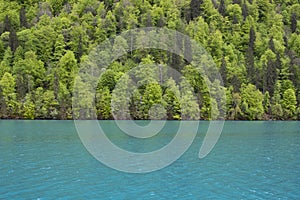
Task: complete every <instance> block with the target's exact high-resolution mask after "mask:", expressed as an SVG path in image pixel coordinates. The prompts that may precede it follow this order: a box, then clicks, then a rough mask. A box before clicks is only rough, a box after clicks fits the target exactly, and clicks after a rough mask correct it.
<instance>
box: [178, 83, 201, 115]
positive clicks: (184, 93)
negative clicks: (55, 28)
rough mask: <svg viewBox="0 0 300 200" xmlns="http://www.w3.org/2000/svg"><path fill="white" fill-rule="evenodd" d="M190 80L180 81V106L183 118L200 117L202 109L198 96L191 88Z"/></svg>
mask: <svg viewBox="0 0 300 200" xmlns="http://www.w3.org/2000/svg"><path fill="white" fill-rule="evenodd" d="M190 86H191V85H190V84H189V82H188V80H186V79H182V80H181V82H180V92H181V98H180V107H181V119H182V120H198V119H200V110H199V105H198V103H197V100H196V97H195V95H194V94H193V91H192V90H191V87H190Z"/></svg>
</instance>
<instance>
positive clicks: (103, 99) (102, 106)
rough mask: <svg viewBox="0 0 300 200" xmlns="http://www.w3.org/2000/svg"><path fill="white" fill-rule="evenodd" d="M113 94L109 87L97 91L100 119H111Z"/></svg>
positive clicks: (98, 115)
mask: <svg viewBox="0 0 300 200" xmlns="http://www.w3.org/2000/svg"><path fill="white" fill-rule="evenodd" d="M110 103H111V93H110V91H109V88H108V87H103V88H100V89H99V90H97V94H96V108H97V117H98V119H111V118H112V114H111V106H110Z"/></svg>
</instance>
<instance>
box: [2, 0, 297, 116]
mask: <svg viewBox="0 0 300 200" xmlns="http://www.w3.org/2000/svg"><path fill="white" fill-rule="evenodd" d="M142 27H166V28H168V29H172V30H177V31H179V32H181V33H183V34H185V35H188V36H189V37H190V38H192V39H194V40H195V41H197V42H199V44H201V45H202V46H203V47H204V48H205V49H206V51H207V52H209V53H210V54H211V56H212V58H213V60H214V62H215V63H216V66H217V68H218V69H219V72H220V74H221V76H222V78H223V82H224V87H225V91H226V102H224V105H223V106H225V107H226V108H224V109H223V110H225V111H226V119H230V120H237V119H238V120H268V119H274V120H296V119H300V3H299V1H298V0H163V1H158V0H120V1H118V0H104V1H99V0H69V1H68V0H44V1H37V0H28V1H23V0H15V1H8V0H0V35H1V39H0V118H2V119H7V118H9V119H71V118H72V97H73V93H72V91H73V87H74V84H73V83H74V79H75V77H76V74H77V73H78V70H79V68H80V66H81V63H83V62H85V60H87V57H88V55H89V53H90V52H91V51H92V49H93V48H95V47H96V46H97V45H98V44H99V43H101V42H103V41H104V40H105V39H107V38H112V37H116V38H117V36H118V34H120V33H121V32H123V31H126V30H129V29H133V28H142ZM114 42H124V40H122V38H118V39H115V40H114ZM182 43H183V44H182V46H183V47H184V46H185V44H184V42H182ZM112 45H113V44H112ZM141 63H142V64H143V63H144V64H145V63H146V64H147V63H159V64H166V65H169V66H173V67H174V68H176V70H178V71H180V72H181V73H182V74H183V75H184V76H185V77H186V79H187V80H189V81H190V83H191V85H192V86H193V88H194V91H193V92H194V93H196V94H198V93H199V95H196V96H197V97H198V99H197V102H195V101H189V100H190V98H192V97H191V96H189V95H190V93H188V92H186V94H183V95H182V96H181V98H178V96H176V95H174V93H175V92H176V90H177V89H178V87H179V85H180V84H181V87H184V86H182V83H176V82H175V81H173V80H172V79H169V80H168V81H167V85H168V87H167V88H166V87H163V86H161V85H160V84H159V83H155V82H151V83H147V82H146V84H144V85H143V86H141V87H140V88H139V89H138V90H137V91H135V93H134V95H133V97H132V99H131V103H130V107H129V108H130V109H129V110H128V112H129V114H130V116H131V117H132V118H134V119H149V117H151V116H149V115H150V114H151V113H150V114H149V110H150V108H151V106H152V105H157V104H161V105H162V106H163V107H164V109H162V108H161V107H157V108H156V110H155V108H154V110H153V109H152V112H159V111H161V110H164V112H165V113H164V114H162V115H161V116H164V118H167V119H175V120H177V119H181V115H182V113H181V110H180V107H181V106H182V105H183V103H186V104H188V105H189V107H190V108H191V112H194V111H196V112H198V113H190V114H191V115H192V114H193V116H191V117H190V118H191V119H195V118H200V119H203V120H207V119H210V118H211V115H210V113H211V108H210V107H211V104H212V102H211V101H210V100H208V98H207V97H208V96H207V95H208V94H207V91H205V86H203V84H204V83H203V80H202V79H201V78H199V77H197V76H194V75H195V74H194V72H193V69H192V68H191V66H190V65H189V64H188V63H187V62H186V61H185V60H184V59H183V58H182V57H181V56H178V55H175V54H172V53H169V52H164V51H160V52H157V51H152V50H136V51H133V52H130V53H127V55H126V57H122V58H120V59H117V60H116V61H114V62H113V63H112V64H111V65H110V66H109V67H108V69H107V70H106V71H105V72H104V74H103V75H102V77H101V79H100V80H99V82H98V87H97V91H96V93H95V94H94V95H95V107H96V109H97V118H98V119H112V118H113V115H112V110H111V101H112V100H114V98H118V96H120V95H121V94H122V91H121V90H120V91H114V88H115V86H116V84H117V83H118V81H119V79H120V78H121V77H122V75H124V74H125V73H126V72H127V71H128V70H130V69H133V68H134V67H136V66H138V65H140V64H141ZM149 70H151V69H149ZM145 71H146V70H144V71H143V73H146V72H145ZM141 76H143V77H145V78H146V77H147V76H148V75H147V73H146V74H144V75H141ZM168 88H173V90H170V89H168ZM174 91H175V92H174ZM118 92H119V93H118ZM116 94H117V95H116ZM84 101H85V100H84V99H83V103H84ZM219 110H220V108H219ZM221 110H222V109H221ZM156 114H158V115H159V113H156ZM154 115H155V114H154ZM87 117H88V116H87ZM157 117H158V118H161V117H160V116H157Z"/></svg>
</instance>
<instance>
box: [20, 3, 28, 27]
mask: <svg viewBox="0 0 300 200" xmlns="http://www.w3.org/2000/svg"><path fill="white" fill-rule="evenodd" d="M20 27H24V28H28V23H27V18H26V11H25V8H24V6H22V7H21V9H20Z"/></svg>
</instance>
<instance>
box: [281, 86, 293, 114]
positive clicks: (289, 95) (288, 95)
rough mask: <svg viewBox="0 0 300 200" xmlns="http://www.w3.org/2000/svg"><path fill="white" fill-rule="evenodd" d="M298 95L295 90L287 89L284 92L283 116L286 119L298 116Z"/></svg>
mask: <svg viewBox="0 0 300 200" xmlns="http://www.w3.org/2000/svg"><path fill="white" fill-rule="evenodd" d="M296 105H297V101H296V95H295V90H293V89H291V88H290V89H287V90H285V91H284V93H283V98H282V109H283V116H284V118H285V119H295V118H296V108H297V107H296Z"/></svg>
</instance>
